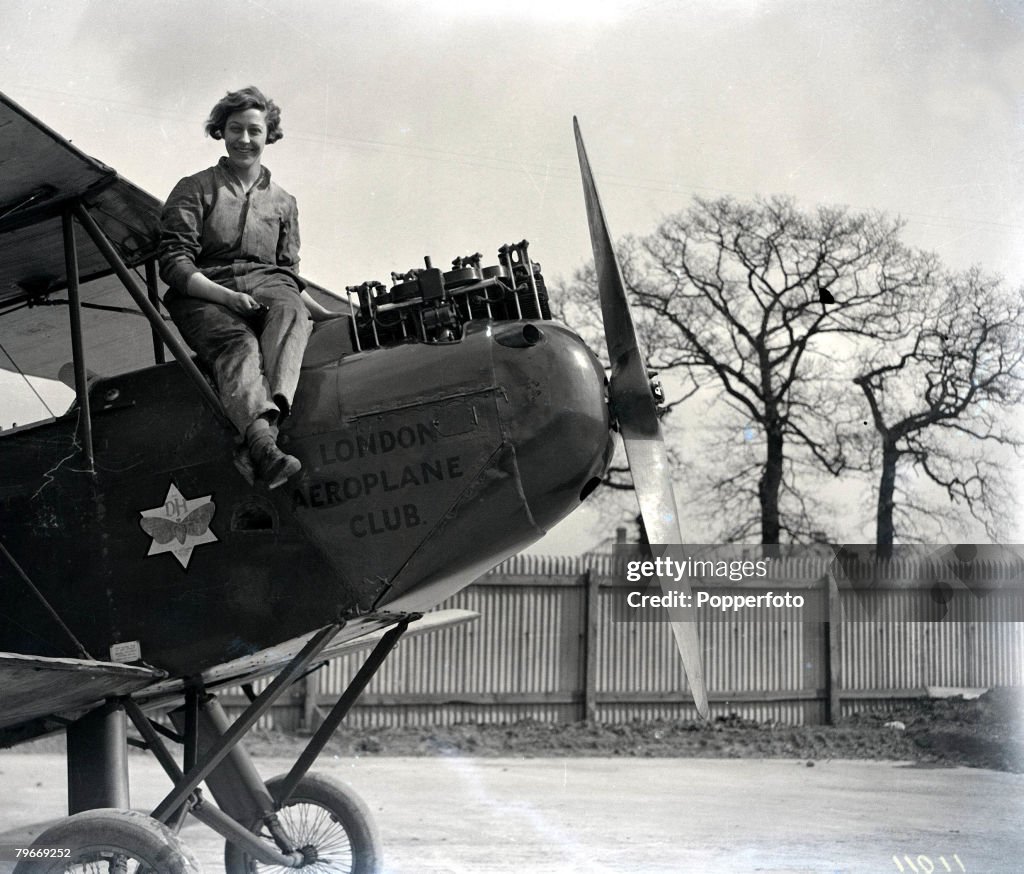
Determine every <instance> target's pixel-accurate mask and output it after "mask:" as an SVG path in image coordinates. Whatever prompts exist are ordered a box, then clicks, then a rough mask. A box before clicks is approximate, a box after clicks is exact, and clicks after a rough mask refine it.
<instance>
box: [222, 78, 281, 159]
mask: <svg viewBox="0 0 1024 874" xmlns="http://www.w3.org/2000/svg"><path fill="white" fill-rule="evenodd" d="M247 109H260V110H262V111H263V112H265V113H266V114H267V145H268V146H269V145H270V144H271V143H276V142H277V141H278V140H279V139H281V137H283V136H284V131H282V130H281V109H280V107H278V105H277V104H276V103H274V101H273V100H271V99H270V98H269V97H267V96H266V95H265V94H264V93H263V92H262V91H260V89H259V88H256V87H255V86H253V85H249V86H247V87H245V88H239V89H238V90H237V91H229V92H228V93H227V94H226V95H225V96H224V97H222V98H221V99H220V100H218V101H217V105H216V106H214V107H213V109H211V110H210V117H209V118H208V119H206V133H207V135H208V136H211V137H213V138H214V139H215V140H222V139H224V125H225V124H227V121H228V116H230V115H233V114H234V113H236V112H244V111H245V110H247Z"/></svg>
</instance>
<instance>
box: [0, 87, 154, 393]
mask: <svg viewBox="0 0 1024 874" xmlns="http://www.w3.org/2000/svg"><path fill="white" fill-rule="evenodd" d="M75 202H80V203H81V204H82V205H83V207H84V208H85V209H86V210H88V212H89V214H90V215H91V216H92V218H93V219H94V220H95V221H96V223H97V224H98V225H99V226H100V228H101V229H102V230H103V232H104V234H105V235H106V237H107V238H108V239H109V240H110V242H111V243H112V244H113V246H114V248H115V249H116V250H117V252H118V254H119V255H120V256H121V258H122V259H123V260H124V261H125V263H126V264H127V265H128V266H129V267H136V268H138V267H139V265H142V264H143V263H144V262H146V261H147V260H150V259H152V258H153V257H155V254H156V249H157V244H158V241H159V226H160V209H161V202H160V201H159V200H158V199H157V198H155V197H153V196H152V195H150V194H147V193H146V192H145V191H143V190H141V189H140V188H137V187H136V186H135V185H132V184H131V183H130V182H128V181H127V180H125V179H122V178H121V177H120V176H118V175H117V173H116V172H115V171H114V170H112V169H111V168H110V167H107V166H106V165H105V164H102V163H100V162H99V161H97V160H95V159H94V158H91V157H89V156H88V155H86V154H85V153H84V152H82V151H81V150H79V149H77V148H76V147H75V146H73V145H72V144H71V143H70V142H68V141H67V140H66V139H64V138H63V137H61V136H60V135H59V134H57V133H55V132H54V131H53V130H51V129H50V128H49V127H47V126H46V125H45V124H43V123H42V122H41V121H39V119H37V118H34V117H33V116H32V115H30V114H29V113H28V112H26V111H25V110H24V109H22V108H21V107H20V106H18V105H17V104H16V103H14V101H12V100H10V99H9V98H8V97H6V96H5V95H3V94H0V315H2V316H4V318H3V320H2V330H3V333H2V336H0V340H2V343H3V352H4V353H6V354H0V368H4V369H9V370H11V369H17V370H21V371H22V372H24V373H29V374H34V375H37V376H45V377H48V378H50V379H55V378H57V375H58V372H59V370H60V367H61V365H63V364H64V363H65V362H67V361H70V360H71V341H70V330H69V326H68V312H67V307H66V306H62V305H52V304H62V303H64V302H66V300H67V294H66V289H67V286H68V278H67V272H68V271H67V267H66V259H65V250H64V230H63V221H62V216H63V214H64V213H65V211H66V210H67V209H68V208H69V207H70V205H71V204H72V203H75ZM75 252H76V254H77V260H78V275H79V278H80V280H81V283H82V286H81V300H82V302H83V304H84V305H85V306H86V307H87V309H85V310H84V311H83V315H82V321H83V335H84V337H85V359H86V365H87V366H88V367H89V369H91V370H93V371H95V372H97V373H101V374H104V375H111V374H116V373H122V372H124V371H126V370H132V369H135V368H138V367H143V366H146V365H148V364H152V363H153V341H152V334H151V331H150V327H149V325H148V324H147V323H146V320H145V319H143V318H141V317H140V315H139V314H137V308H136V307H135V305H134V303H133V302H132V300H131V298H130V296H129V295H128V293H127V292H126V291H125V290H124V288H123V287H122V286H121V285H120V283H119V281H118V280H117V278H116V277H115V276H113V275H112V274H113V270H112V268H111V266H110V265H109V264H108V263H107V261H106V259H104V257H103V255H102V254H101V253H100V251H99V250H98V249H97V248H96V246H95V244H94V243H93V242H92V240H91V239H90V238H89V236H88V235H87V234H86V233H84V232H83V231H82V230H81V229H80V228H79V229H78V231H77V233H76V234H75ZM137 272H139V273H140V274H141V272H142V271H141V270H138V271H137ZM140 282H141V283H142V284H145V280H144V277H143V276H141V275H140ZM90 307H92V308H90ZM104 307H106V309H103V308H104ZM124 310H131V311H133V312H134V313H135V314H132V315H129V314H126V313H125V312H124ZM11 359H13V363H12V360H11Z"/></svg>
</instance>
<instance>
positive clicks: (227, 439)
mask: <svg viewBox="0 0 1024 874" xmlns="http://www.w3.org/2000/svg"><path fill="white" fill-rule="evenodd" d="M576 138H577V148H578V153H579V158H580V164H581V169H582V174H583V182H584V192H585V199H586V206H587V212H588V217H589V223H590V228H591V237H592V241H593V245H594V252H595V259H596V263H597V266H598V270H599V287H600V295H601V305H602V313H603V317H604V323H605V330H606V335H607V340H608V346H609V353H610V356H611V363H612V367H611V377H610V379H609V378H608V377H607V376H606V374H605V370H604V368H603V367H602V365H601V363H600V362H599V360H598V358H597V357H596V356H595V355H594V353H593V352H592V351H591V350H590V349H589V348H588V347H587V345H586V344H585V343H584V342H583V340H581V338H580V337H579V336H578V335H577V334H576V333H575V332H574V331H572V330H571V329H570V328H568V327H567V326H565V325H563V324H560V323H558V322H556V321H554V320H552V318H551V314H550V308H549V304H548V292H547V288H546V286H545V283H544V279H543V275H542V273H541V270H540V266H539V265H538V264H537V263H535V262H534V261H533V260H532V258H531V256H530V254H529V251H528V246H527V243H526V242H525V241H524V242H521V243H517V244H511V245H507V246H503V247H501V248H500V249H499V251H498V255H497V262H498V263H496V264H495V265H493V266H483V265H482V263H481V256H479V255H476V256H470V257H467V258H457V259H455V260H454V261H453V263H452V269H451V270H447V271H445V270H441V269H439V268H436V267H434V266H433V265H432V264H431V262H430V260H429V259H427V260H426V261H425V266H424V267H423V268H421V269H417V270H413V271H409V272H407V273H404V274H400V275H399V274H393V276H392V279H393V284H392V285H391V286H390V287H386V286H385V285H384V284H383V283H379V282H366V283H363V284H362V285H360V286H358V287H353V288H351V289H349V290H348V294H349V297H350V298H354V304H353V306H352V307H351V308H350V310H349V312H347V313H346V315H345V316H344V317H343V318H339V319H335V320H332V321H329V322H324V323H322V324H318V325H317V326H316V328H315V330H314V333H313V335H312V337H311V339H310V342H309V345H308V348H307V351H306V356H305V359H304V364H303V370H302V376H301V380H300V384H299V388H298V393H297V396H296V398H295V402H294V414H293V415H292V416H291V417H290V418H289V419H288V420H287V421H286V422H285V423H284V425H283V427H282V434H281V441H282V443H283V444H284V445H285V446H287V451H288V452H289V453H291V454H293V455H295V456H297V457H298V458H300V459H301V461H302V464H303V471H302V473H301V474H300V475H299V476H297V477H295V478H293V479H292V480H291V481H290V482H289V483H288V484H287V485H286V486H285V487H283V488H280V489H277V490H274V491H269V490H268V489H266V488H265V487H263V486H261V485H259V484H257V485H255V486H254V485H252V484H251V483H249V482H247V481H246V479H245V478H243V476H242V475H241V474H240V473H239V471H238V470H237V469H236V468H235V466H234V465H233V464H232V456H233V450H234V446H235V436H236V435H235V434H234V432H233V430H232V428H231V426H230V425H229V424H228V423H227V421H226V419H225V417H224V415H223V412H222V409H221V406H220V402H219V400H218V397H217V395H216V393H215V392H214V391H213V390H212V388H211V384H210V382H209V381H208V380H207V378H206V376H205V375H204V373H203V372H202V371H201V370H200V369H199V367H198V366H197V363H196V362H195V361H194V360H193V357H192V355H191V353H190V352H189V350H188V349H187V348H186V347H185V346H184V345H183V343H182V341H181V339H180V338H179V337H178V335H177V334H176V332H175V331H174V329H173V326H172V325H171V324H170V323H169V321H168V320H167V319H166V318H165V317H164V315H163V314H162V312H161V310H160V297H159V295H160V287H159V284H158V280H157V277H156V269H155V261H154V259H155V254H156V246H157V241H158V234H159V213H160V207H161V204H160V202H159V201H158V200H157V199H155V198H153V197H152V196H150V195H148V194H146V193H145V192H144V191H142V190H140V189H139V188H137V187H136V186H134V185H132V184H131V183H130V182H128V181H127V180H125V179H123V178H121V177H120V176H119V175H118V174H117V173H116V172H115V171H114V170H112V169H111V168H109V167H107V166H105V165H104V164H102V163H100V162H99V161H97V160H94V159H93V158H91V157H89V156H88V155H86V154H84V153H83V152H82V151H80V150H79V149H77V148H76V147H74V146H72V145H71V144H70V143H69V142H68V141H67V140H65V139H64V138H63V137H61V136H59V135H58V134H57V133H55V132H54V131H52V130H50V129H49V128H47V127H46V126H45V125H44V124H43V123H42V122H40V121H39V120H38V119H36V118H34V117H33V116H31V115H30V114H29V113H28V112H26V111H25V110H24V109H22V108H20V107H19V106H18V105H16V104H15V103H14V102H12V101H11V100H9V99H7V98H6V97H3V96H2V95H0V155H2V156H3V157H2V158H0V316H2V317H3V319H0V325H2V324H3V320H4V319H6V320H8V321H10V320H11V319H20V320H22V324H23V326H27V327H26V331H25V332H24V333H23V334H22V336H23V337H28V338H29V340H28V341H27V342H25V343H23V344H22V348H21V350H20V351H21V353H22V354H20V355H19V358H21V359H22V361H25V360H28V361H29V365H30V366H28V367H26V368H25V369H28V370H31V371H32V372H35V373H40V374H44V375H53V371H55V370H56V369H57V365H58V364H59V363H60V362H59V361H57V360H54V358H53V356H52V354H49V353H48V354H47V355H46V356H43V355H42V353H41V352H40V350H39V349H37V348H35V346H34V344H33V342H32V341H31V336H32V332H31V329H32V328H33V327H34V325H35V324H36V320H39V321H40V322H41V321H42V320H43V319H44V318H45V319H51V320H52V318H53V316H54V314H55V313H59V314H60V316H61V318H62V319H63V318H65V315H66V321H67V325H68V331H69V334H70V347H71V348H70V356H71V366H70V367H68V368H65V370H64V377H65V379H66V381H67V382H68V384H69V385H70V386H72V387H73V388H74V392H75V401H74V403H73V404H72V405H71V408H70V409H68V410H67V411H66V412H64V413H62V414H61V415H57V416H55V417H54V418H52V419H51V420H49V421H45V422H42V423H39V424H35V425H32V426H29V427H19V428H16V429H14V430H11V431H8V432H5V433H3V434H2V435H0V520H2V523H0V525H2V527H0V651H2V652H0V744H2V745H4V746H10V745H13V744H17V743H19V742H22V741H26V740H29V739H31V738H35V737H39V736H41V735H45V734H49V733H53V732H59V731H62V732H65V733H66V736H67V757H68V775H69V776H68V813H69V816H68V818H66V819H64V820H61V821H60V822H58V823H57V824H56V825H54V826H52V827H51V828H49V829H48V830H46V831H45V832H44V833H43V834H42V835H40V836H39V838H38V839H37V841H36V844H35V847H36V848H37V851H36V852H35V853H34V857H33V858H31V859H28V860H25V861H23V862H21V863H19V867H18V868H17V869H16V870H17V871H18V872H27V871H41V872H50V871H65V870H75V871H77V870H109V871H129V870H131V871H136V870H138V871H149V872H159V874H175V872H190V871H195V870H198V867H197V865H196V862H195V860H194V858H193V856H192V855H191V853H190V852H189V850H188V848H187V847H186V846H185V845H184V844H183V843H182V841H181V840H180V838H179V837H178V834H179V832H180V826H181V824H182V822H183V820H184V819H185V818H186V817H189V816H191V817H194V818H196V819H198V820H199V821H201V822H203V823H205V824H206V825H208V826H209V827H210V828H212V829H213V830H215V831H216V832H217V833H219V834H220V835H221V836H223V838H224V839H225V844H226V850H225V859H226V870H227V871H229V872H232V874H235V872H248V871H256V870H278V869H280V870H285V869H308V870H311V871H332V872H333V871H356V872H370V871H377V870H379V867H380V859H381V851H380V847H379V843H378V839H377V837H376V832H375V829H374V826H373V824H372V823H371V821H370V818H369V816H368V814H367V812H366V810H365V808H364V806H363V805H362V803H361V802H360V801H359V800H358V799H357V798H355V797H354V796H353V795H352V794H351V793H350V792H349V791H348V790H347V789H346V788H345V787H343V786H340V785H338V784H335V783H332V782H331V781H329V780H326V779H324V778H323V777H319V776H316V775H315V774H313V773H311V772H310V770H309V769H310V767H311V765H312V764H313V762H314V761H315V759H316V757H317V755H318V754H319V752H320V751H321V750H322V749H323V747H324V746H325V744H326V742H327V740H328V739H329V738H330V736H331V734H332V733H333V732H334V730H335V729H336V728H337V727H338V725H339V724H340V723H341V722H342V720H343V719H344V717H345V715H346V713H347V712H348V711H349V709H350V708H351V707H352V704H353V702H354V701H355V699H356V698H357V696H358V695H359V693H360V691H361V690H362V689H363V688H364V687H365V686H366V684H367V683H368V682H369V680H370V678H371V677H372V676H373V674H374V672H375V671H376V670H377V669H378V668H379V666H380V665H381V663H382V662H383V661H384V659H385V658H386V657H387V655H388V653H389V652H390V651H391V649H392V648H393V647H394V646H395V644H396V643H397V642H398V640H399V639H400V638H401V637H402V636H403V635H405V634H414V633H422V632H429V631H431V630H433V629H437V628H440V627H444V626H445V625H447V624H451V623H458V622H463V621H468V620H469V619H471V618H472V614H467V613H466V612H465V611H450V610H448V611H446V610H432V608H435V607H436V606H437V605H439V604H441V603H442V602H443V601H444V600H445V599H446V598H448V597H449V596H450V595H452V594H453V593H455V592H456V591H458V590H459V589H460V588H462V587H464V586H466V585H468V584H469V583H470V582H472V581H473V580H474V579H476V578H477V577H479V576H480V575H481V574H483V573H484V572H485V571H487V570H488V569H490V568H492V567H494V566H495V565H496V564H498V563H499V562H501V561H502V560H503V559H505V558H506V557H508V556H510V555H513V554H515V553H516V552H518V551H520V550H522V549H524V548H525V547H526V546H528V545H529V544H531V543H533V542H534V541H536V540H537V539H538V538H540V537H541V536H542V535H543V534H544V533H545V532H546V531H547V530H548V529H549V528H550V527H551V526H552V525H554V524H555V523H556V522H558V521H559V520H560V519H562V518H563V517H565V516H566V515H567V514H569V513H571V512H572V511H573V510H574V509H575V508H576V507H578V506H579V505H580V503H581V501H583V500H584V499H585V498H586V497H587V496H588V495H589V494H590V493H591V492H592V491H593V490H594V489H595V488H596V487H597V486H598V484H599V483H600V482H601V478H602V476H603V475H604V473H605V472H606V470H607V467H608V465H609V463H610V460H611V456H612V453H613V446H614V443H613V438H614V433H615V430H616V429H617V430H618V431H619V432H620V433H621V434H622V437H623V439H624V442H625V444H626V448H627V453H628V455H629V459H630V463H631V466H632V469H633V472H634V479H635V483H636V487H637V492H638V497H639V500H640V503H641V511H642V513H643V516H644V520H645V525H646V528H647V531H648V534H649V537H650V540H651V541H652V542H654V543H677V542H681V537H680V533H679V528H678V522H677V520H676V510H675V502H674V498H673V497H672V491H671V483H670V480H669V475H668V462H667V457H666V454H665V450H664V446H663V444H662V440H661V433H660V427H659V424H658V418H657V411H656V400H655V396H654V392H653V391H652V384H651V380H650V376H651V375H650V374H649V373H648V371H647V370H646V367H645V364H644V360H643V357H642V355H641V353H640V350H639V347H638V343H637V338H636V334H635V331H634V328H633V324H632V320H631V317H630V314H629V310H628V307H627V303H626V298H625V293H624V289H623V285H622V280H621V275H620V273H619V269H618V265H617V263H616V261H615V255H614V252H613V249H612V245H611V239H610V236H609V234H608V230H607V227H606V224H605V220H604V217H603V213H602V210H601V206H600V203H599V200H598V196H597V191H596V188H595V185H594V181H593V176H592V174H591V171H590V167H589V164H588V162H587V158H586V153H585V150H584V147H583V142H582V138H581V137H580V134H579V129H578V126H577V127H576ZM114 282H116V283H117V284H118V285H119V286H122V287H123V289H124V291H125V292H126V293H127V294H128V295H130V299H131V305H130V306H129V307H128V308H127V309H129V310H132V311H133V312H134V314H135V316H136V318H137V317H138V315H139V314H141V315H142V316H144V317H145V318H146V319H147V320H148V334H149V336H148V337H147V338H146V343H147V344H148V345H149V346H150V351H151V356H152V358H151V363H149V364H148V366H144V367H133V368H131V369H128V370H127V371H126V372H120V373H103V372H98V373H93V372H92V370H91V369H90V367H89V364H90V358H89V354H90V348H91V347H90V345H89V338H88V336H87V332H86V331H85V330H84V329H83V325H85V324H86V323H88V322H89V320H96V319H103V318H107V317H108V316H109V315H110V313H111V312H112V311H118V312H120V311H123V310H124V309H126V308H125V307H117V306H112V305H111V304H110V302H109V294H108V293H109V291H110V288H111V284H112V283H114ZM339 297H340V296H339ZM342 299H344V298H342ZM143 324H144V323H143ZM125 342H127V341H125ZM108 343H109V338H108ZM114 345H115V346H116V345H118V341H117V339H116V338H115V341H114ZM113 351H114V352H115V353H116V352H118V351H120V350H118V349H114V350H113ZM168 353H169V354H170V357H172V358H173V359H174V360H173V361H172V360H166V361H165V358H166V357H167V355H168ZM44 358H45V360H43V359H44ZM65 360H66V359H65ZM674 628H675V633H676V638H677V642H678V644H679V647H680V652H681V654H682V656H683V659H684V666H685V669H686V672H687V675H688V678H689V681H690V687H691V689H692V691H693V693H694V696H695V701H696V703H697V707H698V709H699V710H700V711H701V712H702V713H703V714H705V715H706V713H707V696H706V692H705V689H704V681H703V676H702V668H701V663H700V656H699V650H698V644H697V638H696V631H695V626H694V624H693V623H692V622H689V623H685V622H681V623H676V624H675V626H674ZM356 647H361V648H363V649H364V651H366V652H367V653H368V654H367V656H366V658H365V663H364V664H363V666H362V667H361V669H360V670H359V671H358V672H357V673H356V675H355V677H354V678H353V679H352V681H351V684H350V686H349V687H348V689H347V690H346V691H345V692H344V693H343V694H342V695H341V696H340V697H339V698H338V700H337V702H336V704H334V706H333V708H332V709H331V710H330V712H328V713H327V714H326V716H325V717H324V719H323V720H322V722H321V723H320V726H319V728H318V729H317V730H316V731H315V732H314V733H313V734H312V736H311V737H310V739H309V742H308V745H307V746H306V748H305V750H304V751H303V753H302V754H301V755H300V756H299V757H298V759H297V760H296V762H295V764H294V766H293V767H292V769H291V771H290V772H289V773H288V774H285V775H283V776H281V777H279V778H275V779H273V780H271V781H268V782H266V783H264V782H263V781H262V780H261V779H260V778H259V776H258V775H257V773H256V770H255V768H254V767H253V765H252V762H251V760H250V759H249V758H248V756H247V754H246V752H245V748H244V745H243V743H242V741H243V739H244V736H245V734H246V732H247V731H248V730H249V729H250V728H251V727H252V726H253V725H254V724H255V723H256V722H257V720H259V719H260V717H261V716H262V715H264V714H265V713H267V711H268V708H269V707H270V706H271V705H272V704H273V703H274V702H275V701H276V700H277V699H278V698H279V697H280V696H281V695H282V694H283V693H284V692H285V691H286V690H287V689H288V688H289V687H290V686H291V684H293V683H294V682H295V681H296V680H298V679H299V678H301V677H303V676H304V675H305V674H307V673H308V672H310V671H311V670H314V669H316V668H317V667H318V666H321V665H323V664H324V663H325V662H326V661H327V660H329V659H330V658H332V657H334V656H336V655H338V654H340V653H342V652H346V651H349V650H351V649H353V648H356ZM257 680H262V681H263V683H264V684H265V688H263V690H262V691H260V692H259V693H258V694H257V693H256V692H255V691H254V690H253V687H252V685H251V684H253V683H254V682H255V681H257ZM238 685H242V686H243V688H246V689H247V690H249V691H250V698H251V702H250V704H249V705H248V706H247V707H246V708H245V709H244V711H243V712H242V713H241V714H240V715H238V716H237V717H236V718H235V719H233V720H229V719H228V717H227V716H226V713H225V711H224V709H223V707H222V706H221V705H220V703H219V702H218V697H217V695H218V691H222V690H224V689H225V688H227V687H233V686H238ZM160 713H169V716H170V719H169V720H163V719H158V718H156V716H157V714H160ZM129 723H130V724H131V725H132V726H133V727H134V731H135V732H137V735H138V736H137V737H136V736H135V735H134V734H133V735H132V736H131V738H130V739H129V732H128V725H129ZM129 740H131V742H133V743H134V744H135V745H137V746H141V747H143V748H144V749H146V750H148V751H149V752H151V753H152V754H153V755H154V756H155V757H156V759H157V760H158V761H159V763H160V764H161V765H162V767H163V769H164V770H165V771H166V773H167V775H168V777H169V778H170V781H171V784H172V788H171V789H170V790H169V791H168V794H167V795H166V797H165V798H164V799H163V800H162V801H161V802H160V804H159V805H158V806H157V807H156V808H155V809H154V810H153V811H152V812H151V813H150V814H149V815H143V814H141V813H138V812H135V811H131V810H130V809H129V808H130V804H129V786H128V775H127V761H126V750H127V744H128V742H129ZM179 747H180V750H179ZM202 783H205V784H206V787H207V790H208V791H209V793H210V795H212V797H213V801H214V802H215V803H211V801H210V800H209V799H208V798H205V797H204V791H203V789H202V788H201V786H200V784H202ZM311 811H312V812H313V813H316V812H317V811H319V812H320V813H321V814H322V813H323V812H324V811H326V813H327V814H328V816H326V817H324V816H323V815H320V816H313V815H311ZM76 866H78V867H76ZM82 866H95V867H82ZM104 866H106V867H104ZM263 866H269V867H263Z"/></svg>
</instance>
